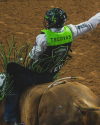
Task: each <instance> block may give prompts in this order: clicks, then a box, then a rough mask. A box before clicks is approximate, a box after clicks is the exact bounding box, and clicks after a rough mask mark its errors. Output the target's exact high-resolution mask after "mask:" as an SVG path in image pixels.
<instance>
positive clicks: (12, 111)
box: [4, 74, 33, 122]
mask: <svg viewBox="0 0 100 125" xmlns="http://www.w3.org/2000/svg"><path fill="white" fill-rule="evenodd" d="M15 78H16V79H15V80H14V81H15V83H16V86H14V88H13V90H12V92H11V94H10V95H9V96H8V97H7V100H6V103H5V110H4V117H5V122H14V121H18V122H20V112H19V99H20V95H21V93H22V91H23V90H24V89H25V88H27V87H28V86H30V85H32V84H33V80H32V79H31V77H30V75H28V74H17V75H16V77H15ZM15 83H14V84H15ZM17 84H18V86H17Z"/></svg>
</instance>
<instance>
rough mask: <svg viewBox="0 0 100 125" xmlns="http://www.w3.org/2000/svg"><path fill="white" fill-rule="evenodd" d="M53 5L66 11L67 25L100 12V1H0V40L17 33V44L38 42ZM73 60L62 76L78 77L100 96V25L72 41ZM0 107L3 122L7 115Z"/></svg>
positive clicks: (0, 116) (4, 43) (62, 72)
mask: <svg viewBox="0 0 100 125" xmlns="http://www.w3.org/2000/svg"><path fill="white" fill-rule="evenodd" d="M53 7H59V8H61V9H63V10H65V11H66V13H67V16H68V18H67V21H66V25H68V24H74V25H77V24H79V23H81V22H84V21H87V20H88V19H89V18H91V17H92V16H94V15H95V14H96V13H98V12H100V0H62V1H61V0H0V41H2V43H3V45H4V47H5V50H7V48H6V47H7V44H6V41H10V40H11V36H14V38H15V41H16V42H17V43H19V42H20V43H21V45H24V44H25V43H26V42H27V41H28V42H29V43H31V42H32V44H33V45H34V43H35V38H36V36H37V35H38V34H39V33H41V30H42V29H43V28H44V26H43V19H44V15H45V12H46V11H47V10H49V9H50V8H53ZM72 50H73V52H72V53H71V55H72V59H70V60H69V61H68V63H67V64H66V65H65V66H64V67H63V68H62V69H61V72H60V74H59V78H62V77H69V76H77V77H82V78H81V79H77V80H74V81H78V82H80V83H82V84H84V85H86V86H88V87H89V88H90V89H91V90H92V91H93V92H94V93H95V94H96V95H98V96H99V97H100V25H99V26H98V27H97V28H96V29H95V30H93V31H92V32H90V33H88V34H85V35H83V36H81V37H79V38H76V39H75V40H74V42H73V44H72ZM3 107H4V106H2V105H1V106H0V125H4V124H3V123H2V119H4V118H3V115H2V113H3V110H4V109H3Z"/></svg>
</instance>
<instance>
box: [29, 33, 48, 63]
mask: <svg viewBox="0 0 100 125" xmlns="http://www.w3.org/2000/svg"><path fill="white" fill-rule="evenodd" d="M46 48H47V39H46V35H45V34H39V35H38V36H37V37H36V42H35V45H34V46H33V48H32V50H31V52H30V53H29V55H28V58H29V63H30V65H31V64H32V63H33V62H34V61H37V60H38V59H39V56H40V55H42V54H43V52H44V51H45V50H46Z"/></svg>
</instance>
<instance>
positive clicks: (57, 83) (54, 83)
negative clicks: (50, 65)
mask: <svg viewBox="0 0 100 125" xmlns="http://www.w3.org/2000/svg"><path fill="white" fill-rule="evenodd" d="M66 79H78V77H64V78H61V79H58V80H56V81H55V82H53V83H52V84H50V85H49V86H48V87H47V88H46V89H45V90H44V92H43V93H45V92H46V91H47V90H49V89H50V88H52V87H53V86H56V85H60V84H65V83H66V82H67V81H66ZM62 80H64V81H62ZM59 81H62V82H59ZM67 83H68V82H67Z"/></svg>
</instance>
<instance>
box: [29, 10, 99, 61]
mask: <svg viewBox="0 0 100 125" xmlns="http://www.w3.org/2000/svg"><path fill="white" fill-rule="evenodd" d="M98 24H100V12H99V13H97V14H96V15H95V16H93V17H92V18H90V19H89V20H88V21H86V22H83V23H80V24H78V25H73V24H69V25H67V26H68V27H69V28H70V29H71V31H72V35H73V40H74V39H75V38H77V37H79V36H81V35H83V34H85V33H88V32H90V31H92V30H93V29H95V28H96V27H97V25H98ZM50 30H51V31H52V32H62V31H63V30H64V27H62V28H51V29H50ZM46 49H47V38H46V35H45V34H39V35H38V36H37V37H36V43H35V45H34V46H33V48H32V50H31V52H30V53H29V57H30V58H32V59H33V60H38V58H39V56H40V55H42V54H43V52H44V51H45V50H46Z"/></svg>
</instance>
